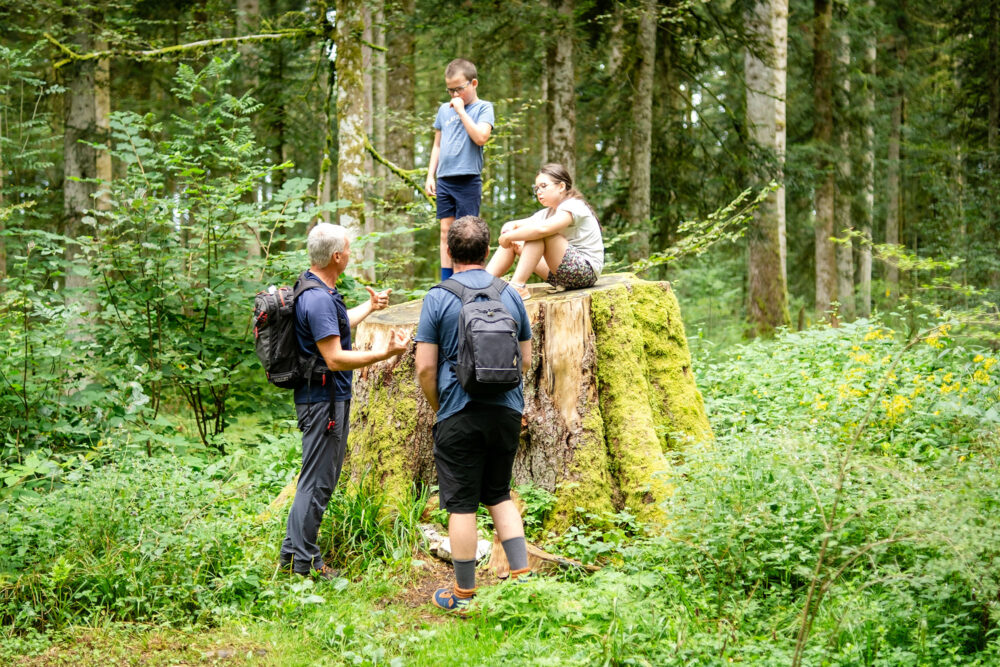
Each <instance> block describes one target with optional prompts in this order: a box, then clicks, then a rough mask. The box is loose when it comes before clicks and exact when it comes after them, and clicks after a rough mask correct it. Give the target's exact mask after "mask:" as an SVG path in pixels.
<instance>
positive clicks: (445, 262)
mask: <svg viewBox="0 0 1000 667" xmlns="http://www.w3.org/2000/svg"><path fill="white" fill-rule="evenodd" d="M440 222H441V244H440V246H438V253H439V256H440V258H441V268H442V269H448V270H449V271H450V270H451V268H452V267H451V257H449V256H448V230H449V229H451V223H453V222H455V218H454V217H451V218H441V220H440ZM446 277H447V276H444V275H442V276H441V279H442V280H443V279H444V278H446Z"/></svg>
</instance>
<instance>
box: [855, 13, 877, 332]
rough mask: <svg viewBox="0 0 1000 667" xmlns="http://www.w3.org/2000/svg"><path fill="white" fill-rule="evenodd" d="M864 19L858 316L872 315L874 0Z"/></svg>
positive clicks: (875, 52) (875, 53) (875, 54)
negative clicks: (861, 237)
mask: <svg viewBox="0 0 1000 667" xmlns="http://www.w3.org/2000/svg"><path fill="white" fill-rule="evenodd" d="M865 4H866V9H867V15H868V20H867V21H866V28H865V30H864V41H863V44H864V54H863V56H862V57H863V62H862V65H861V71H862V73H863V76H864V92H863V94H862V102H861V108H862V116H863V118H862V127H863V130H862V142H863V145H862V149H861V187H862V202H861V219H860V220H859V221H858V224H859V226H860V231H861V234H862V236H864V242H863V243H862V244H861V247H860V249H859V252H858V258H859V266H858V315H860V316H861V317H866V318H867V317H871V314H872V247H871V242H872V221H873V220H874V219H875V58H876V56H877V51H876V47H875V37H876V36H875V28H874V27H873V25H874V16H873V15H874V13H875V0H866V3H865Z"/></svg>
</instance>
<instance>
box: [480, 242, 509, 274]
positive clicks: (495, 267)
mask: <svg viewBox="0 0 1000 667" xmlns="http://www.w3.org/2000/svg"><path fill="white" fill-rule="evenodd" d="M513 265H514V248H513V247H511V248H497V251H496V252H495V253H493V256H492V257H490V262H489V264H487V265H486V270H487V271H489V272H490V273H491V274H493V275H494V276H496V277H497V278H499V277H500V276H502V275H503V274H505V273H507V272H508V271H509V270H510V267H512V266H513Z"/></svg>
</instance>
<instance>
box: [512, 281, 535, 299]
mask: <svg viewBox="0 0 1000 667" xmlns="http://www.w3.org/2000/svg"><path fill="white" fill-rule="evenodd" d="M510 286H511V287H513V288H514V289H515V290H517V293H518V294H519V295H520V296H521V301H527V300H528V299H530V298H531V292H530V291H529V290H528V286H527V285H525V284H524V283H515V282H511V283H510Z"/></svg>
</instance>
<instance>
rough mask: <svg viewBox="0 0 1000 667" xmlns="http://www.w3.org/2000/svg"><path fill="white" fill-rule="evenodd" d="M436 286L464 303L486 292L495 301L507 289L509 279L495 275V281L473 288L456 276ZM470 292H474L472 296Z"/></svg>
mask: <svg viewBox="0 0 1000 667" xmlns="http://www.w3.org/2000/svg"><path fill="white" fill-rule="evenodd" d="M435 287H440V288H441V289H443V290H447V291H449V292H451V293H452V294H454V295H455V296H457V297H458V299H459V301H461V302H462V304H463V305H465V304H466V303H469V302H470V301H473V300H475V298H476V297H477V296H479V295H480V294H486V295H487V296H489V297H490V298H491V299H493V300H494V301H499V300H500V294H501V293H502V292H503V291H504V290H505V289H507V281H506V280H501V279H500V278H497V277H494V278H493V282H491V283H490V284H489V285H487V286H486V287H479V288H472V287H466V286H465V285H463V284H462V283H460V282H458V281H457V280H455V279H454V278H448V279H447V280H445V281H443V282H440V283H438V284H437V285H435ZM470 292H471V293H472V296H468V294H469V293H470Z"/></svg>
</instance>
